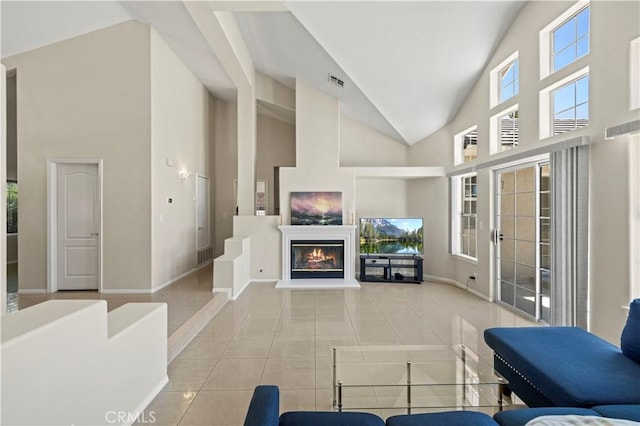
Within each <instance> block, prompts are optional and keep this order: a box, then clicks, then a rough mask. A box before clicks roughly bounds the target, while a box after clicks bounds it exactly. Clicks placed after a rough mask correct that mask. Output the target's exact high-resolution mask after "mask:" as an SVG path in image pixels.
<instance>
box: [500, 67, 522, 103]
mask: <svg viewBox="0 0 640 426" xmlns="http://www.w3.org/2000/svg"><path fill="white" fill-rule="evenodd" d="M518 68H519V64H518V59H516V60H514V61H513V62H511V63H510V64H509V65H507V66H506V67H504V68H503V69H502V70H501V71H500V102H504V101H506V100H507V99H509V98H512V97H514V96H515V95H517V94H518V89H519V82H518V74H519V70H518Z"/></svg>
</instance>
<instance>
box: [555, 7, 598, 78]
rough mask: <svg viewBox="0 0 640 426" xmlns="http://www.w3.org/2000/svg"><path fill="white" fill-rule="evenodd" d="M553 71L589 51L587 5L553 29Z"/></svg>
mask: <svg viewBox="0 0 640 426" xmlns="http://www.w3.org/2000/svg"><path fill="white" fill-rule="evenodd" d="M551 42H552V43H553V47H552V52H553V55H552V61H553V71H558V70H559V69H562V68H564V67H566V66H567V65H569V64H570V63H572V62H574V61H575V60H577V59H578V58H581V57H583V56H584V55H586V54H587V53H589V6H587V7H585V8H584V9H582V10H581V11H579V12H578V13H576V14H575V15H573V16H572V17H571V18H569V19H568V20H567V21H565V22H564V23H563V24H562V25H560V26H559V27H557V28H556V29H555V30H553V35H552V37H551Z"/></svg>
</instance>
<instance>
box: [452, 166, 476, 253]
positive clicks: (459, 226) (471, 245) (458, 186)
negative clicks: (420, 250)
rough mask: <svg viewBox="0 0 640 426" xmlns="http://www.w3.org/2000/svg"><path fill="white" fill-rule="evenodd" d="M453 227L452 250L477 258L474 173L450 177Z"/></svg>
mask: <svg viewBox="0 0 640 426" xmlns="http://www.w3.org/2000/svg"><path fill="white" fill-rule="evenodd" d="M452 184H453V185H452V188H453V191H454V196H453V197H452V201H453V203H454V205H453V206H452V212H454V214H453V217H452V219H453V228H452V234H453V235H452V252H453V254H458V255H462V256H467V257H470V258H473V259H476V258H477V238H476V223H477V202H478V184H477V176H476V175H475V174H472V175H465V176H457V177H454V178H452Z"/></svg>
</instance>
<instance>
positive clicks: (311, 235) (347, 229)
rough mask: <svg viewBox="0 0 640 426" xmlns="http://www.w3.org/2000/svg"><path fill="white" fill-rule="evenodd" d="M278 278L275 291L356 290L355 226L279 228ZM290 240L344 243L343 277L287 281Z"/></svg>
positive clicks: (289, 274) (289, 226) (291, 226)
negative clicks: (279, 272)
mask: <svg viewBox="0 0 640 426" xmlns="http://www.w3.org/2000/svg"><path fill="white" fill-rule="evenodd" d="M278 229H280V232H282V279H281V280H280V281H278V283H277V284H276V288H293V289H313V290H316V289H332V288H333V289H335V288H360V284H359V283H358V281H356V280H355V272H356V226H355V225H281V226H278ZM292 240H342V241H343V242H344V278H322V279H291V241H292Z"/></svg>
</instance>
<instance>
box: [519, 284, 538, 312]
mask: <svg viewBox="0 0 640 426" xmlns="http://www.w3.org/2000/svg"><path fill="white" fill-rule="evenodd" d="M516 308H518V309H520V310H521V311H524V312H526V313H528V314H529V315H531V316H535V314H536V293H535V292H533V291H529V290H525V289H522V288H519V287H516Z"/></svg>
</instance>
